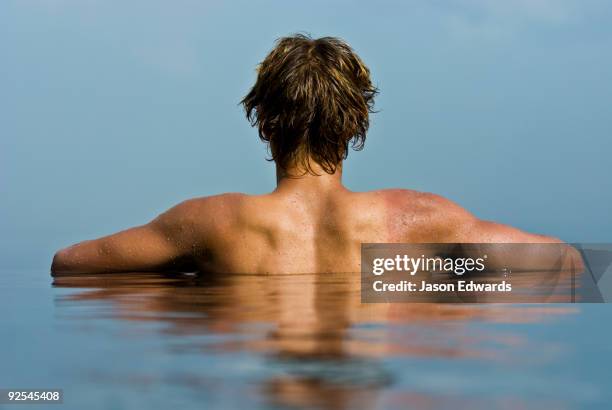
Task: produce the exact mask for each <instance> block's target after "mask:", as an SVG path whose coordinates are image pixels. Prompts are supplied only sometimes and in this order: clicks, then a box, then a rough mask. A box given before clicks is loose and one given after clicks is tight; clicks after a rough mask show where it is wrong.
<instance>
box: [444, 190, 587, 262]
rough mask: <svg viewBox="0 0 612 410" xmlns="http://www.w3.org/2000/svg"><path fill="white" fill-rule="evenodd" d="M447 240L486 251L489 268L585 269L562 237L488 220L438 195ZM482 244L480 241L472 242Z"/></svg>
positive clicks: (469, 251) (474, 250)
mask: <svg viewBox="0 0 612 410" xmlns="http://www.w3.org/2000/svg"><path fill="white" fill-rule="evenodd" d="M434 201H435V202H436V203H437V205H438V207H439V210H440V211H442V212H437V213H438V214H439V218H441V219H442V220H443V221H442V222H441V223H442V224H444V225H445V226H444V228H443V229H444V231H445V232H446V233H447V242H453V243H462V244H466V245H464V246H463V248H464V250H465V251H466V252H468V253H477V254H478V255H480V256H481V255H483V254H486V255H487V257H488V260H487V267H488V268H490V269H501V268H509V269H512V270H515V271H521V270H523V271H541V270H575V271H582V270H583V269H584V266H583V261H582V257H581V256H580V253H579V252H578V251H577V250H576V249H575V248H574V247H572V246H570V245H568V244H566V243H565V242H563V241H562V240H560V239H558V238H555V237H552V236H546V235H540V234H534V233H529V232H525V231H522V230H520V229H517V228H514V227H512V226H508V225H504V224H500V223H497V222H491V221H485V220H481V219H478V218H476V217H475V216H474V215H472V214H471V213H469V212H468V211H466V210H465V209H463V208H462V207H460V206H458V205H457V204H455V203H453V202H451V201H449V200H447V199H444V198H441V197H437V196H436V197H435V199H434ZM469 244H480V245H469Z"/></svg>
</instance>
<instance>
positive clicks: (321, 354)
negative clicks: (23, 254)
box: [0, 269, 612, 409]
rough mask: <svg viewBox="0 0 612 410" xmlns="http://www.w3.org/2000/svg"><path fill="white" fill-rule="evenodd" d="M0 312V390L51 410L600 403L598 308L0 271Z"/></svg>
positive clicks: (603, 367) (325, 287) (345, 287)
mask: <svg viewBox="0 0 612 410" xmlns="http://www.w3.org/2000/svg"><path fill="white" fill-rule="evenodd" d="M0 309H2V313H3V319H2V322H1V326H0V347H1V350H0V363H1V364H0V365H1V370H0V388H2V387H4V388H9V387H15V388H63V389H64V401H65V402H64V405H58V406H53V407H52V408H66V409H123V408H143V409H145V408H146V409H170V408H181V409H191V408H198V409H202V408H240V409H244V408H278V409H294V408H295V409H299V408H325V409H327V408H329V409H356V408H381V409H397V408H430V409H437V408H455V409H480V408H482V409H489V408H492V407H502V408H508V409H515V408H537V409H541V408H554V409H566V408H567V409H572V408H606V407H608V406H607V404H608V403H610V402H612V392H611V390H612V389H610V387H609V385H610V382H609V376H610V365H611V364H612V361H611V359H610V357H612V356H611V355H612V347H611V346H612V343H611V342H610V338H611V336H612V331H611V330H610V318H611V314H612V308H611V306H610V305H604V304H600V305H589V304H580V305H578V304H576V305H571V304H550V305H452V304H433V303H418V304H417V303H414V304H399V303H398V304H361V303H360V282H359V274H333V275H330V274H325V275H289V276H285V275H282V276H277V275H272V276H252V275H237V276H232V277H228V278H221V279H212V278H198V277H194V276H187V275H183V276H182V275H156V274H138V273H131V274H120V275H119V274H113V275H96V276H92V275H80V276H77V277H74V276H73V277H61V278H55V280H52V279H51V278H50V277H49V276H48V274H47V273H46V272H44V271H27V270H6V269H5V270H2V271H0ZM179 406H180V407H179ZM6 407H8V406H5V408H6ZM13 407H14V408H18V409H25V408H45V406H44V405H43V406H27V405H19V406H13Z"/></svg>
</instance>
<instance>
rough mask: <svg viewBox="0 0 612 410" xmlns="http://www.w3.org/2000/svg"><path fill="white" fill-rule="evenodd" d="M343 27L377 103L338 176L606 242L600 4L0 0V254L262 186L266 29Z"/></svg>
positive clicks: (270, 171)
mask: <svg viewBox="0 0 612 410" xmlns="http://www.w3.org/2000/svg"><path fill="white" fill-rule="evenodd" d="M298 31H306V32H309V33H311V34H312V35H314V36H324V35H334V36H339V37H343V38H344V39H346V40H347V41H348V42H349V43H350V44H352V46H353V47H354V48H355V49H356V51H357V52H358V53H359V54H360V55H361V57H362V58H363V59H364V61H365V62H366V64H367V65H368V66H369V67H370V69H371V71H372V75H373V79H374V81H375V83H376V84H377V85H378V86H379V88H380V90H381V93H380V96H379V98H378V100H377V107H378V109H379V110H380V112H379V113H377V114H375V115H374V116H373V118H372V127H371V130H370V133H369V135H368V139H367V141H366V146H365V149H364V151H362V152H357V153H352V154H351V155H350V156H349V160H348V163H347V165H346V167H345V182H346V184H347V185H348V186H349V187H350V188H352V189H355V190H369V189H376V188H387V187H405V188H412V189H418V190H424V191H432V192H436V193H439V194H442V195H445V196H447V197H449V198H450V199H453V200H455V201H456V202H458V203H459V204H461V205H463V206H465V207H466V208H468V209H469V210H471V211H472V212H474V213H475V214H476V215H478V216H480V217H482V218H486V219H494V220H498V221H501V222H505V223H509V224H512V225H515V226H518V227H520V228H523V229H526V230H529V231H534V232H541V233H547V234H552V235H556V236H559V237H561V238H563V239H565V240H568V241H582V242H610V241H612V218H611V217H610V212H609V210H610V208H611V206H610V204H611V203H612V190H611V188H612V183H611V182H610V175H612V165H611V162H610V157H611V152H612V138H611V137H612V53H611V52H610V50H612V3H610V2H607V1H589V0H587V1H579V0H555V1H553V0H521V1H501V0H500V1H486V0H456V1H452V0H451V1H381V2H376V3H374V2H349V1H335V2H327V1H315V2H287V1H261V2H249V1H232V2H206V1H173V2H167V1H163V2H162V1H109V0H105V1H102V0H99V1H96V0H87V1H86V0H57V1H52V0H38V1H34V0H29V1H28V0H22V1H11V0H8V1H3V2H2V3H0V56H1V57H0V198H1V199H2V200H1V202H0V230H1V232H2V235H1V236H0V264H2V265H3V266H11V267H12V266H15V267H17V266H32V267H45V268H46V265H47V264H48V263H49V258H50V256H51V254H52V252H53V251H54V250H55V249H57V248H59V247H62V246H65V245H68V244H70V243H72V242H75V241H78V240H82V239H87V238H93V237H97V236H100V235H103V234H107V233H111V232H113V231H116V230H118V229H122V228H125V227H128V226H133V225H137V224H141V223H144V222H147V221H148V220H150V219H151V218H153V217H154V216H155V215H157V214H158V213H159V212H161V211H163V210H164V209H166V208H168V207H170V206H172V205H173V204H175V203H177V202H179V201H181V200H183V199H186V198H189V197H192V196H201V195H210V194H214V193H219V192H226V191H244V192H248V193H261V192H266V191H269V190H271V189H273V187H274V168H273V166H272V164H270V163H268V162H266V161H265V160H264V159H265V157H266V150H265V146H264V145H263V144H262V143H261V142H260V141H259V140H258V138H257V133H256V131H255V130H253V129H251V128H250V127H249V125H248V123H247V121H246V120H245V119H244V116H243V112H242V110H241V107H240V106H239V105H238V102H239V101H240V99H241V98H242V96H243V95H244V94H245V93H246V92H247V90H248V88H249V87H250V85H251V84H252V82H253V80H254V77H255V67H256V65H257V63H258V62H259V61H260V60H261V59H263V57H264V56H265V54H266V53H267V52H268V51H269V50H270V48H271V47H272V45H273V41H274V40H275V39H276V38H278V37H279V36H283V35H287V34H290V33H293V32H298Z"/></svg>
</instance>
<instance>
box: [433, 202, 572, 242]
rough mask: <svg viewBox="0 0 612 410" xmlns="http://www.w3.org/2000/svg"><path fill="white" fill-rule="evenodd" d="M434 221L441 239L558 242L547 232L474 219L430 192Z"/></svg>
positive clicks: (459, 207) (466, 212)
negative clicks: (439, 231)
mask: <svg viewBox="0 0 612 410" xmlns="http://www.w3.org/2000/svg"><path fill="white" fill-rule="evenodd" d="M430 198H431V200H432V202H433V203H434V206H435V208H436V211H435V215H436V217H435V219H436V223H437V224H438V225H440V226H442V227H443V228H441V231H442V232H444V234H445V236H446V237H445V238H444V239H445V240H444V242H455V243H562V241H560V240H559V239H557V238H553V237H551V236H545V235H538V234H533V233H529V232H525V231H522V230H520V229H517V228H514V227H512V226H509V225H504V224H501V223H497V222H492V221H485V220H482V219H478V218H477V217H475V216H474V215H473V214H471V213H470V212H468V211H467V210H465V209H464V208H462V207H461V206H459V205H457V204H455V203H454V202H452V201H450V200H448V199H445V198H443V197H440V196H437V195H432V194H430Z"/></svg>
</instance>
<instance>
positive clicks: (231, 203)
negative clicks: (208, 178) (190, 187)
mask: <svg viewBox="0 0 612 410" xmlns="http://www.w3.org/2000/svg"><path fill="white" fill-rule="evenodd" d="M245 197H246V195H245V194H241V193H234V192H232V193H224V194H218V195H211V196H202V197H196V198H190V199H186V200H184V201H182V202H179V203H178V204H177V205H175V206H173V207H172V208H170V209H168V210H167V211H166V212H164V213H162V214H161V215H160V216H159V218H162V219H165V220H167V221H169V222H174V223H182V224H185V225H187V224H189V223H190V222H191V223H202V222H205V221H210V222H212V221H215V220H221V219H223V218H224V217H227V216H228V215H229V213H231V212H232V211H233V210H235V208H236V206H238V205H239V203H240V202H241V201H243V200H244V198H245Z"/></svg>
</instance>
